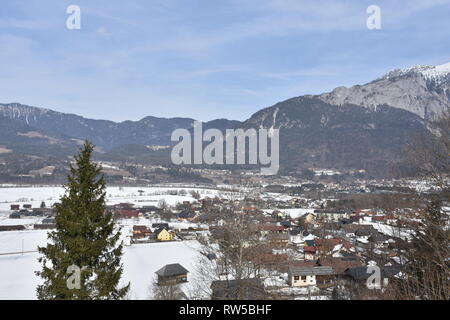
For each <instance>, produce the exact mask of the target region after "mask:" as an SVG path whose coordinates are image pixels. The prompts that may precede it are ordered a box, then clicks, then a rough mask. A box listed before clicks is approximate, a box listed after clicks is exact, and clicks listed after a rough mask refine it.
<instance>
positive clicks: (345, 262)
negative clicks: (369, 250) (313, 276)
mask: <svg viewBox="0 0 450 320" xmlns="http://www.w3.org/2000/svg"><path fill="white" fill-rule="evenodd" d="M317 265H318V266H322V267H331V268H332V269H333V273H334V275H335V276H343V275H345V271H346V270H347V269H349V268H353V267H360V266H361V263H360V262H359V261H358V259H357V258H356V257H355V256H349V257H338V258H335V257H323V258H319V259H318V260H317Z"/></svg>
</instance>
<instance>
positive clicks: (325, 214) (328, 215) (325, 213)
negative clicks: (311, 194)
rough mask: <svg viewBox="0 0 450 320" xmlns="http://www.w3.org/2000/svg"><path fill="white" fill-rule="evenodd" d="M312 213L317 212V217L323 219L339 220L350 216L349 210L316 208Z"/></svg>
mask: <svg viewBox="0 0 450 320" xmlns="http://www.w3.org/2000/svg"><path fill="white" fill-rule="evenodd" d="M314 213H315V214H317V218H318V219H320V220H323V221H339V220H341V219H348V218H349V217H350V214H349V212H347V211H345V210H328V209H316V210H314Z"/></svg>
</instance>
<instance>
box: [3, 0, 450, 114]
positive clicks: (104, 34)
mask: <svg viewBox="0 0 450 320" xmlns="http://www.w3.org/2000/svg"><path fill="white" fill-rule="evenodd" d="M71 4H75V5H78V6H79V7H80V8H81V30H68V29H67V28H66V19H67V17H68V14H66V8H67V7H68V6H69V5H71ZM372 4H375V5H378V6H380V8H381V24H382V25H381V27H382V29H381V30H369V29H367V27H366V19H367V17H368V14H367V13H366V9H367V7H368V6H369V5H372ZM449 16H450V0H404V1H399V0H370V1H366V0H353V1H345V0H324V1H317V0H316V1H312V0H308V1H304V0H127V1H118V0H70V1H66V0H13V1H2V3H1V4H0V102H3V103H6V102H21V103H24V104H29V105H34V106H41V107H47V108H50V109H54V110H57V111H61V112H69V113H76V114H80V115H83V116H85V117H90V118H97V119H99V118H101V119H110V120H115V121H122V120H138V119H140V118H143V117H145V116H148V115H153V116H162V117H176V116H182V117H192V118H196V119H199V120H210V119H214V118H230V119H238V120H244V119H246V118H248V117H249V116H250V115H251V114H253V113H254V112H256V111H258V110H259V109H261V108H264V107H268V106H271V105H273V104H274V103H276V102H279V101H282V100H285V99H288V98H291V97H295V96H299V95H303V94H316V93H322V92H325V91H330V90H332V89H333V88H335V87H337V86H350V85H354V84H362V83H366V82H369V81H371V80H373V79H374V78H377V77H379V76H381V75H383V74H384V73H386V72H387V71H389V70H391V69H394V68H401V67H407V66H411V65H416V64H442V63H446V62H450V41H449V40H450V19H449Z"/></svg>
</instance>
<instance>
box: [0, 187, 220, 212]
mask: <svg viewBox="0 0 450 320" xmlns="http://www.w3.org/2000/svg"><path fill="white" fill-rule="evenodd" d="M179 190H184V191H186V195H170V194H169V193H171V192H172V193H173V192H175V191H179ZM139 191H143V192H141V193H140V192H139ZM191 191H198V192H199V194H200V196H201V197H202V198H204V197H214V196H216V195H217V194H218V193H219V191H218V190H214V189H201V188H195V187H193V188H186V187H180V188H177V187H108V188H107V189H106V195H107V200H106V201H107V204H108V205H113V204H117V203H121V202H130V203H134V204H135V205H137V206H146V205H157V204H158V202H159V200H161V199H164V200H165V201H166V202H167V203H168V204H169V205H170V206H174V205H176V204H177V203H178V202H183V201H191V202H192V201H195V199H194V198H193V197H192V196H191V195H190V192H191ZM63 194H64V189H63V188H62V187H17V188H14V187H6V188H0V211H3V212H5V211H9V209H10V206H11V204H20V205H21V207H22V205H23V204H31V205H32V206H33V207H39V206H40V205H41V202H42V201H44V202H45V204H46V205H47V206H51V205H53V204H54V203H55V202H58V201H59V198H60V197H61V196H62V195H63Z"/></svg>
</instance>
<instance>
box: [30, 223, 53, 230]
mask: <svg viewBox="0 0 450 320" xmlns="http://www.w3.org/2000/svg"><path fill="white" fill-rule="evenodd" d="M54 228H56V224H54V223H39V224H34V225H33V229H35V230H46V229H54Z"/></svg>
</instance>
